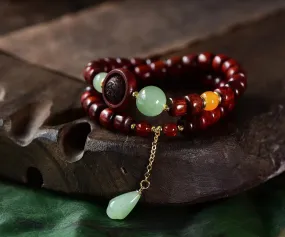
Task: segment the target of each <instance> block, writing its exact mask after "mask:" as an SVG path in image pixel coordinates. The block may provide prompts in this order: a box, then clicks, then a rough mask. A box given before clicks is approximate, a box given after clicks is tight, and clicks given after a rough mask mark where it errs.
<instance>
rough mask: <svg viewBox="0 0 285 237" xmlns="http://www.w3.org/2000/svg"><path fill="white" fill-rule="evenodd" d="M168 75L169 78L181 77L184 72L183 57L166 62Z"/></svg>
mask: <svg viewBox="0 0 285 237" xmlns="http://www.w3.org/2000/svg"><path fill="white" fill-rule="evenodd" d="M165 64H166V66H167V75H168V76H169V77H180V76H181V74H182V73H183V71H182V60H181V57H179V56H176V57H172V58H169V59H167V60H166V62H165Z"/></svg>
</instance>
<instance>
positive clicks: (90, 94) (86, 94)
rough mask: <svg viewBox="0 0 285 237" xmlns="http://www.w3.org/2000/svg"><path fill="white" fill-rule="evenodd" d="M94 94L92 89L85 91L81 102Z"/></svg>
mask: <svg viewBox="0 0 285 237" xmlns="http://www.w3.org/2000/svg"><path fill="white" fill-rule="evenodd" d="M90 96H92V92H91V91H85V92H84V93H83V94H82V95H81V98H80V101H81V103H83V101H84V100H85V99H86V98H87V97H90Z"/></svg>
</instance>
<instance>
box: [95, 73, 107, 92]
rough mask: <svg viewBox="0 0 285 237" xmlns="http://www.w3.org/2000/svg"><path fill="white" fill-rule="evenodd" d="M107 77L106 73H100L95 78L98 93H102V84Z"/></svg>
mask: <svg viewBox="0 0 285 237" xmlns="http://www.w3.org/2000/svg"><path fill="white" fill-rule="evenodd" d="M106 76H107V73H106V72H100V73H98V74H97V75H96V76H95V77H94V80H93V86H94V88H95V89H96V91H98V92H100V93H102V84H103V81H104V79H105V77H106Z"/></svg>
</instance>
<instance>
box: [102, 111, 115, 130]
mask: <svg viewBox="0 0 285 237" xmlns="http://www.w3.org/2000/svg"><path fill="white" fill-rule="evenodd" d="M114 116H115V113H114V111H113V110H111V109H110V108H106V109H104V110H102V112H101V113H100V117H99V122H100V124H101V125H102V126H103V127H105V128H112V127H113V119H114Z"/></svg>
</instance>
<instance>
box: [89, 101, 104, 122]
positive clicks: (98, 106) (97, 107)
mask: <svg viewBox="0 0 285 237" xmlns="http://www.w3.org/2000/svg"><path fill="white" fill-rule="evenodd" d="M105 108H107V106H106V104H105V103H103V102H95V103H93V104H92V105H91V106H90V107H89V111H88V114H89V117H90V118H91V119H93V120H98V119H99V116H100V113H101V112H102V110H103V109H105Z"/></svg>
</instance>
